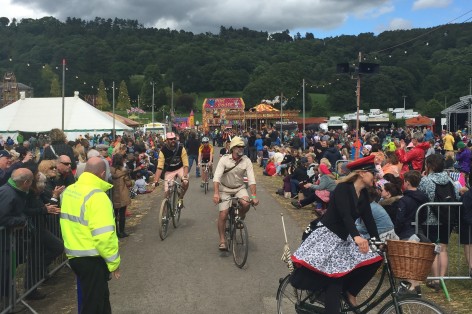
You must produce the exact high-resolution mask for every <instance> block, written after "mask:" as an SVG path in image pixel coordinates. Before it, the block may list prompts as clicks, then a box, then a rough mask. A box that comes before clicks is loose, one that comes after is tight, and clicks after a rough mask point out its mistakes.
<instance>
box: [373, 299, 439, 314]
mask: <svg viewBox="0 0 472 314" xmlns="http://www.w3.org/2000/svg"><path fill="white" fill-rule="evenodd" d="M398 304H399V306H400V309H401V313H403V314H413V313H418V314H432V313H438V314H441V313H445V312H444V310H442V309H441V308H440V307H439V306H438V305H436V304H435V303H433V302H431V301H429V300H425V299H419V298H406V299H399V300H398ZM379 313H380V314H389V313H391V314H394V313H396V312H395V305H394V304H393V301H390V302H389V303H387V304H386V305H385V306H384V307H383V308H382V309H381V310H380V311H379Z"/></svg>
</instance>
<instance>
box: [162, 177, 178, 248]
mask: <svg viewBox="0 0 472 314" xmlns="http://www.w3.org/2000/svg"><path fill="white" fill-rule="evenodd" d="M160 181H164V182H165V183H166V184H167V185H168V190H167V195H166V197H165V198H164V199H163V200H162V202H161V207H160V209H159V218H158V219H159V220H158V222H159V237H160V238H161V240H164V239H165V238H166V237H167V233H168V231H169V224H170V220H171V219H172V224H173V226H174V228H177V227H178V225H179V222H180V214H181V210H182V208H181V206H180V205H179V204H178V199H179V195H181V192H182V184H181V182H179V181H178V179H177V176H175V177H174V178H173V179H172V180H160Z"/></svg>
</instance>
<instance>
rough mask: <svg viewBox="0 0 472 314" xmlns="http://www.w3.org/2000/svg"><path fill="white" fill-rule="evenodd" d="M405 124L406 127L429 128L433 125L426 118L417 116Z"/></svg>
mask: <svg viewBox="0 0 472 314" xmlns="http://www.w3.org/2000/svg"><path fill="white" fill-rule="evenodd" d="M405 124H406V125H407V126H431V125H433V121H432V120H431V119H430V118H428V117H426V116H417V117H414V118H410V119H407V120H405Z"/></svg>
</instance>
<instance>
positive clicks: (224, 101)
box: [203, 98, 245, 109]
mask: <svg viewBox="0 0 472 314" xmlns="http://www.w3.org/2000/svg"><path fill="white" fill-rule="evenodd" d="M244 107H245V105H244V101H243V99H242V98H206V99H205V102H204V104H203V108H204V109H244Z"/></svg>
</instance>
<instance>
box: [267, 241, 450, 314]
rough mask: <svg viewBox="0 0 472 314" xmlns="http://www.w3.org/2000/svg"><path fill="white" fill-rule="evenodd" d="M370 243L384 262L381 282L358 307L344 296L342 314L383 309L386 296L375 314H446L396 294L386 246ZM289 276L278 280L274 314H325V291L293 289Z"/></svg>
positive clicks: (417, 298) (415, 299)
mask: <svg viewBox="0 0 472 314" xmlns="http://www.w3.org/2000/svg"><path fill="white" fill-rule="evenodd" d="M369 242H370V246H371V250H373V251H375V252H377V253H378V254H380V255H381V256H382V257H383V259H384V265H383V269H382V273H381V275H380V280H379V282H378V284H377V286H376V287H375V288H374V290H373V291H372V292H371V293H370V294H369V295H368V296H367V298H366V299H365V300H364V301H363V302H361V303H360V304H359V305H357V306H352V305H351V304H350V303H349V302H348V299H347V296H345V295H343V296H342V301H341V311H342V313H348V312H352V313H370V312H371V311H373V310H374V309H376V307H378V306H382V303H384V301H385V300H387V299H388V298H389V297H391V298H392V300H390V301H388V302H387V303H386V304H385V305H383V306H382V307H381V309H380V310H379V311H378V313H382V314H384V313H397V314H398V313H421V314H430V313H445V312H444V311H443V310H442V309H441V308H440V307H439V306H438V305H436V304H435V303H433V302H431V301H429V300H425V299H422V298H420V297H415V296H413V295H409V294H400V293H398V289H397V288H396V287H398V286H397V284H396V281H395V277H394V273H393V271H392V267H391V262H390V260H389V257H388V254H386V250H385V248H386V247H387V245H388V244H387V243H385V242H383V241H376V240H375V239H372V240H370V241H369ZM399 242H400V241H399ZM290 276H291V274H289V275H287V276H286V277H285V278H281V279H280V285H279V288H278V290H277V297H276V300H277V313H278V314H295V313H298V314H300V313H302V314H314V313H325V309H324V297H325V294H324V291H323V290H320V291H308V290H301V289H296V288H294V287H293V286H292V285H291V284H290ZM386 279H387V280H388V288H387V289H386V291H383V292H381V288H382V285H383V283H384V281H385V280H386Z"/></svg>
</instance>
